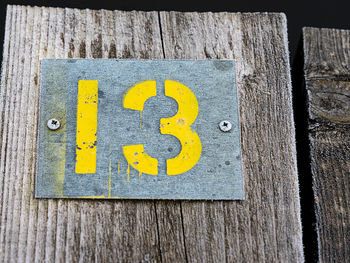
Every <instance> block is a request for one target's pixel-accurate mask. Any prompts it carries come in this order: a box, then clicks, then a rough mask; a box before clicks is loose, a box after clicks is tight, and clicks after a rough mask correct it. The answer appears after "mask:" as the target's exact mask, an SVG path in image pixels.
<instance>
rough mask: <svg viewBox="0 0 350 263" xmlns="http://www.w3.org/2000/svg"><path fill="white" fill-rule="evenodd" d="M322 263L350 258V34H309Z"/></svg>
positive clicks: (308, 88) (324, 31)
mask: <svg viewBox="0 0 350 263" xmlns="http://www.w3.org/2000/svg"><path fill="white" fill-rule="evenodd" d="M303 44H304V58H305V61H304V69H305V83H306V91H307V96H308V97H307V98H308V111H309V119H308V132H309V140H310V154H311V173H312V177H313V191H314V197H315V213H316V221H317V234H318V247H319V260H320V262H346V261H348V260H349V257H350V238H349V237H350V215H349V214H350V31H349V30H336V29H319V28H304V29H303Z"/></svg>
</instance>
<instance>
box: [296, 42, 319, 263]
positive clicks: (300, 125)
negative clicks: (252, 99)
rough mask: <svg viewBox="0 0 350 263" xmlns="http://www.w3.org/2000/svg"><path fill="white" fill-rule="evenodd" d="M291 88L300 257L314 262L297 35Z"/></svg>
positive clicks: (303, 89)
mask: <svg viewBox="0 0 350 263" xmlns="http://www.w3.org/2000/svg"><path fill="white" fill-rule="evenodd" d="M292 85H293V110H294V121H295V130H296V142H297V145H296V146H297V162H298V173H299V187H300V203H301V220H302V227H303V245H304V255H305V261H306V262H318V245H317V232H316V217H315V210H314V194H313V189H312V175H311V165H310V161H311V158H310V146H309V143H310V141H309V136H308V103H307V93H306V87H305V78H304V52H303V41H302V36H301V35H300V38H299V43H298V47H297V50H296V55H295V57H294V60H293V64H292Z"/></svg>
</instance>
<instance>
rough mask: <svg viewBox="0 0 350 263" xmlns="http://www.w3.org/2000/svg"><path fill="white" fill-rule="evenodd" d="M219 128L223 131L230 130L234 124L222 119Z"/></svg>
mask: <svg viewBox="0 0 350 263" xmlns="http://www.w3.org/2000/svg"><path fill="white" fill-rule="evenodd" d="M219 128H220V130H221V131H223V132H228V131H230V130H231V129H232V124H231V122H229V121H226V120H225V121H221V122H220V124H219Z"/></svg>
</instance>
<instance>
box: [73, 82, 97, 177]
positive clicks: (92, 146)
mask: <svg viewBox="0 0 350 263" xmlns="http://www.w3.org/2000/svg"><path fill="white" fill-rule="evenodd" d="M97 102H98V82H97V80H79V84H78V106H77V134H76V144H77V145H76V163H75V172H76V173H77V174H87V173H95V172H96V132H97Z"/></svg>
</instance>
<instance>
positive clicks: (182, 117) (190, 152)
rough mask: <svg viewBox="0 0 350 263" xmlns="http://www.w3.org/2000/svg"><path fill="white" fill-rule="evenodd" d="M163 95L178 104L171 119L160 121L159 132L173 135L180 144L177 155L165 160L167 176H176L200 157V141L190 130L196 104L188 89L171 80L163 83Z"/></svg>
mask: <svg viewBox="0 0 350 263" xmlns="http://www.w3.org/2000/svg"><path fill="white" fill-rule="evenodd" d="M165 95H166V96H168V97H172V98H173V99H175V100H176V101H177V103H178V111H177V113H176V114H175V115H174V116H173V117H171V118H162V119H161V120H160V132H161V133H162V134H170V135H173V136H175V137H176V138H178V139H179V141H180V142H181V147H182V148H181V152H180V153H179V155H177V156H176V157H174V158H172V159H168V160H167V174H168V175H176V174H181V173H184V172H187V171H188V170H190V169H191V168H192V167H193V166H195V165H196V163H197V162H198V160H199V158H200V156H201V152H202V145H201V141H200V139H199V136H198V134H197V133H196V132H195V131H194V130H192V129H191V124H192V123H193V122H194V121H195V120H196V118H197V115H198V102H197V99H196V96H195V95H194V94H193V92H192V91H191V90H190V89H189V88H187V87H186V86H185V85H183V84H181V83H179V82H176V81H172V80H166V81H165Z"/></svg>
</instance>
